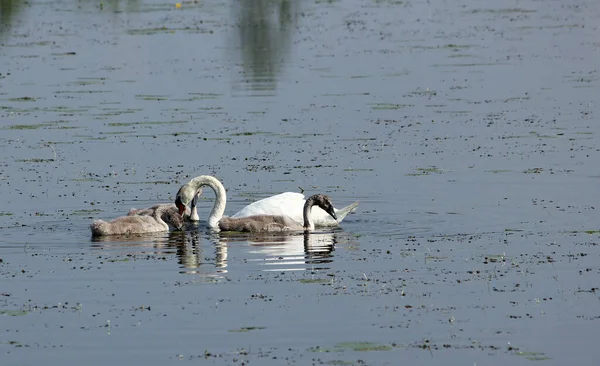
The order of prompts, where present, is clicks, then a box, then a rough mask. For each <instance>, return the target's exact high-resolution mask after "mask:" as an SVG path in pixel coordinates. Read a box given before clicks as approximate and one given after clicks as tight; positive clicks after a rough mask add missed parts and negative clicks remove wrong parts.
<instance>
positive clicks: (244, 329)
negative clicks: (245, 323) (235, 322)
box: [229, 327, 266, 333]
mask: <svg viewBox="0 0 600 366" xmlns="http://www.w3.org/2000/svg"><path fill="white" fill-rule="evenodd" d="M261 329H266V327H242V328H239V329H231V330H229V332H231V333H246V332H250V331H252V330H261Z"/></svg>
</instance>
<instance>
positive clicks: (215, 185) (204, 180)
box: [189, 175, 227, 229]
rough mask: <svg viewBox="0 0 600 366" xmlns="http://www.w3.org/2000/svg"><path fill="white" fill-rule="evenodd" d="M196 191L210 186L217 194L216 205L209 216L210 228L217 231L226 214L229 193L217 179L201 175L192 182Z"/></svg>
mask: <svg viewBox="0 0 600 366" xmlns="http://www.w3.org/2000/svg"><path fill="white" fill-rule="evenodd" d="M189 184H191V185H192V187H193V188H194V189H196V191H197V190H198V189H200V188H201V187H202V186H209V187H210V188H212V190H213V191H214V192H215V196H216V199H215V204H214V205H213V208H212V210H211V211H210V215H209V216H208V227H210V228H212V229H216V228H218V227H219V220H221V218H222V217H223V213H224V212H225V204H226V203H227V192H225V187H223V184H222V183H221V182H220V181H219V180H218V179H217V178H215V177H211V176H210V175H201V176H199V177H196V178H194V179H192V180H191V181H190V183H189Z"/></svg>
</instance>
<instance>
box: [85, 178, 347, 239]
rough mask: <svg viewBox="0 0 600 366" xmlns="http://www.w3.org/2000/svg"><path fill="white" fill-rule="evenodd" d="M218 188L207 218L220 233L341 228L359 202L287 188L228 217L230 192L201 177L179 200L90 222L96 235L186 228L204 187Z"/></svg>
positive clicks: (195, 213)
mask: <svg viewBox="0 0 600 366" xmlns="http://www.w3.org/2000/svg"><path fill="white" fill-rule="evenodd" d="M206 186H208V187H210V188H211V189H212V190H213V191H214V192H215V197H216V199H215V202H214V204H213V207H212V209H211V211H210V214H209V216H208V227H209V228H210V229H212V230H215V231H241V232H253V233H260V232H282V231H301V230H304V231H312V230H314V229H315V227H334V226H337V225H338V224H339V223H340V222H341V221H342V220H343V219H344V218H345V217H346V216H347V215H348V214H349V213H350V212H352V211H354V210H355V209H356V207H357V206H358V204H359V202H358V201H357V202H354V203H352V204H350V205H348V206H346V207H343V208H341V209H337V208H335V207H333V203H332V202H331V199H330V198H329V197H328V196H326V195H323V194H316V195H313V196H310V197H308V198H305V197H304V195H303V194H301V193H296V192H285V193H281V194H277V195H274V196H271V197H267V198H264V199H262V200H259V201H256V202H254V203H251V204H249V205H248V206H246V207H244V208H243V209H241V210H240V211H238V212H237V213H236V214H234V215H232V216H230V217H226V216H224V213H225V206H226V203H227V193H226V191H225V187H224V186H223V184H222V183H221V182H220V181H219V180H218V179H217V178H215V177H213V176H210V175H200V176H198V177H195V178H193V179H192V180H190V181H189V182H188V183H186V184H184V185H183V186H181V188H180V189H179V191H178V192H177V195H176V197H175V204H174V205H173V204H161V205H156V206H153V207H150V208H147V209H140V210H137V209H132V210H130V211H129V213H128V215H127V216H123V217H119V218H116V219H114V220H112V221H110V222H106V221H102V220H97V221H94V222H93V223H92V225H91V229H92V235H93V236H104V235H124V234H141V233H153V232H160V231H167V230H169V227H173V228H175V229H181V228H182V227H183V225H184V217H185V219H186V220H188V221H199V220H200V218H199V216H198V211H197V201H198V197H199V196H200V195H201V194H202V187H206Z"/></svg>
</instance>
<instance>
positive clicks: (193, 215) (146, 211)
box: [127, 188, 202, 221]
mask: <svg viewBox="0 0 600 366" xmlns="http://www.w3.org/2000/svg"><path fill="white" fill-rule="evenodd" d="M201 194H202V188H200V189H198V192H197V193H196V196H195V197H194V199H193V200H192V203H191V204H190V206H191V208H189V207H185V211H184V212H183V213H182V214H181V216H183V221H199V220H200V218H199V216H198V211H197V208H196V205H197V202H198V198H199V197H200V195H201ZM161 205H165V206H168V209H169V210H170V211H173V212H178V208H177V205H175V204H173V203H164V204H161ZM155 207H156V206H152V207H149V208H131V209H129V212H127V216H133V215H139V216H152V215H153V214H154V211H155Z"/></svg>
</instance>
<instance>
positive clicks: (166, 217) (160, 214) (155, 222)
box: [90, 204, 183, 236]
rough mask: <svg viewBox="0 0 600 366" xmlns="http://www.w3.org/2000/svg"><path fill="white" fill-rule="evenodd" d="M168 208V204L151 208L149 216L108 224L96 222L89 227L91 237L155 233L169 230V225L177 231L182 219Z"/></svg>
mask: <svg viewBox="0 0 600 366" xmlns="http://www.w3.org/2000/svg"><path fill="white" fill-rule="evenodd" d="M170 207H172V206H171V205H170V204H162V205H156V206H153V207H151V208H149V209H147V210H151V211H152V213H151V215H131V216H121V217H118V218H116V219H114V220H112V221H109V222H106V221H103V220H96V221H94V222H93V223H92V224H91V225H90V228H91V229H92V236H105V235H128V234H146V233H157V232H160V231H167V230H169V225H171V226H173V227H175V228H176V229H178V230H179V229H181V228H182V227H183V218H182V217H181V215H180V214H179V212H178V211H176V210H172V209H169V208H170Z"/></svg>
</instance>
